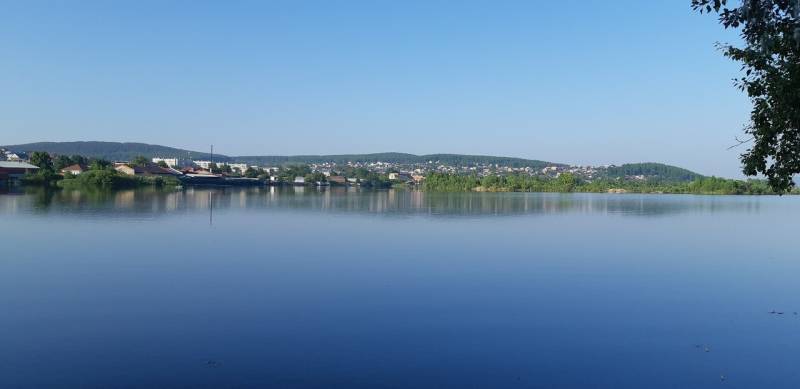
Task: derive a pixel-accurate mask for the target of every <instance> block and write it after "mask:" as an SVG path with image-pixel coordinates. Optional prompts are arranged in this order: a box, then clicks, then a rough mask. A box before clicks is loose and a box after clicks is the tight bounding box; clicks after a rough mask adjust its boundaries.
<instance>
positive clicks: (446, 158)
mask: <svg viewBox="0 0 800 389" xmlns="http://www.w3.org/2000/svg"><path fill="white" fill-rule="evenodd" d="M0 147H3V148H6V149H9V150H12V151H24V152H28V153H30V152H33V151H46V152H48V153H51V154H60V155H75V154H78V155H83V156H85V157H90V158H103V159H107V160H110V161H130V160H132V159H134V158H135V157H137V156H140V155H141V156H145V157H148V158H153V157H162V158H187V159H205V160H207V159H209V158H210V157H211V155H210V154H209V153H204V152H198V151H191V150H184V149H178V148H174V147H167V146H160V145H151V144H146V143H120V142H38V143H27V144H21V145H9V146H0ZM214 160H215V161H223V162H241V163H247V164H251V165H260V166H279V165H287V164H307V163H323V162H334V163H337V164H343V163H347V162H362V163H369V162H390V163H401V164H417V163H428V162H433V163H435V164H444V165H460V166H469V165H475V164H482V165H486V164H497V165H501V166H511V167H531V168H534V169H541V168H543V167H545V166H567V165H565V164H561V163H553V162H546V161H540V160H535V159H523V158H511V157H495V156H486V155H462V154H430V155H414V154H407V153H375V154H342V155H293V156H278V155H273V156H269V155H267V156H258V155H254V156H227V155H222V154H214ZM601 173H602V175H603V176H604V177H608V178H622V177H626V176H637V175H643V176H647V177H648V178H656V179H661V180H665V181H691V180H694V179H695V178H698V177H702V175H700V174H697V173H695V172H692V171H689V170H686V169H683V168H679V167H675V166H670V165H665V164H661V163H630V164H625V165H621V166H610V167H608V168H607V169H605V170H603V171H602V172H601Z"/></svg>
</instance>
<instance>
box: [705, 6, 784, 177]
mask: <svg viewBox="0 0 800 389" xmlns="http://www.w3.org/2000/svg"><path fill="white" fill-rule="evenodd" d="M736 4H737V6H735V7H733V6H732V7H728V1H727V0H692V7H693V8H694V9H695V10H697V11H700V12H712V11H713V12H717V13H718V14H719V21H720V23H721V24H722V25H723V26H724V27H725V28H741V37H742V41H743V42H744V46H743V47H735V46H732V45H722V46H721V48H722V50H723V53H724V54H725V56H726V57H728V58H731V59H733V60H735V61H738V62H741V64H742V71H743V72H744V75H743V76H742V77H740V78H739V79H738V80H736V85H737V86H738V87H739V88H740V89H741V90H743V91H745V92H747V95H748V96H749V97H750V100H751V102H752V104H753V108H752V111H751V112H750V123H749V124H748V126H747V127H746V130H745V131H746V132H747V134H748V135H750V138H749V139H746V140H745V141H744V142H743V143H746V142H750V141H752V142H753V143H752V146H751V147H750V149H748V150H747V151H746V152H745V153H744V154H742V156H741V160H742V163H743V164H744V173H745V174H747V175H750V176H754V175H758V174H763V175H765V176H766V177H767V179H768V180H769V183H770V185H771V186H772V187H773V188H774V189H775V190H776V191H779V192H782V191H786V190H789V189H791V188H792V187H793V186H794V181H793V180H792V178H793V176H794V175H795V174H797V173H800V2H798V1H796V0H741V1H737V2H736Z"/></svg>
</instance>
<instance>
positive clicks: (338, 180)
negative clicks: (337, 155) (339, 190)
mask: <svg viewBox="0 0 800 389" xmlns="http://www.w3.org/2000/svg"><path fill="white" fill-rule="evenodd" d="M328 182H330V183H331V185H347V179H346V178H344V177H343V176H328Z"/></svg>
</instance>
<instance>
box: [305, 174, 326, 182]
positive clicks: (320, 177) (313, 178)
mask: <svg viewBox="0 0 800 389" xmlns="http://www.w3.org/2000/svg"><path fill="white" fill-rule="evenodd" d="M303 178H305V180H306V184H313V183H316V182H325V181H326V179H325V175H324V174H322V173H319V172H317V173H309V174H306V175H305V176H304V177H303Z"/></svg>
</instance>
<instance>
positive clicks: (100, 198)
mask: <svg viewBox="0 0 800 389" xmlns="http://www.w3.org/2000/svg"><path fill="white" fill-rule="evenodd" d="M212 199H213V200H212ZM210 201H213V203H214V208H215V209H217V210H221V211H224V210H237V209H247V210H248V211H258V210H265V211H266V210H270V211H281V210H301V211H311V212H334V213H336V212H339V213H363V214H384V215H398V216H402V215H431V216H434V217H446V216H452V217H458V216H484V215H486V216H489V215H525V214H553V213H565V212H571V213H606V214H619V215H639V216H657V215H669V214H676V213H682V212H715V211H718V210H722V209H724V210H737V211H749V210H755V209H757V208H758V207H759V202H758V200H757V199H754V198H749V197H736V198H733V197H720V196H682V195H672V196H669V195H667V196H655V195H606V194H558V193H429V192H417V191H394V190H388V191H371V190H361V189H357V188H344V187H333V188H328V189H316V188H310V187H309V188H303V190H298V188H296V187H284V188H277V187H267V188H214V189H204V188H188V189H185V190H182V191H168V190H158V189H153V188H146V189H136V190H123V191H86V190H81V191H73V190H45V189H42V188H36V189H33V190H30V191H26V192H25V193H23V194H17V195H4V196H0V211H4V212H14V211H15V210H20V209H25V208H28V209H33V210H36V211H38V212H59V213H92V214H95V215H103V214H110V215H152V216H160V215H169V214H174V213H185V212H197V211H204V212H205V211H207V210H208V209H209V207H210V203H209V202H210Z"/></svg>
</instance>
